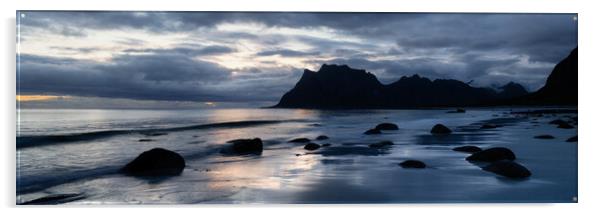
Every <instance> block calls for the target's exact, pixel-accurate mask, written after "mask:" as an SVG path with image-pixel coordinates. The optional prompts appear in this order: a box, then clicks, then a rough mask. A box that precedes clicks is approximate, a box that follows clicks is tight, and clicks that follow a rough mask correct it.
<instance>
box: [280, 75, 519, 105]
mask: <svg viewBox="0 0 602 216" xmlns="http://www.w3.org/2000/svg"><path fill="white" fill-rule="evenodd" d="M525 94H527V92H526V91H525V90H524V88H523V87H522V86H520V85H519V84H516V83H509V84H507V85H505V86H503V87H502V91H501V92H499V93H498V92H497V91H495V90H493V89H491V88H477V87H472V86H470V85H468V84H466V83H464V82H461V81H458V80H452V79H436V80H430V79H428V78H424V77H420V76H418V75H413V76H411V77H406V76H403V77H401V78H400V79H399V80H398V81H396V82H394V83H391V84H389V85H383V84H382V83H380V82H379V81H378V79H377V78H376V76H374V75H373V74H371V73H369V72H366V71H365V70H359V69H353V68H350V67H349V66H347V65H327V64H324V65H322V67H321V68H320V70H318V72H314V71H310V70H307V69H306V70H305V71H304V73H303V76H302V77H301V79H300V80H299V82H297V84H296V85H295V87H294V88H293V89H292V90H290V91H289V92H287V93H286V94H284V95H283V96H282V98H281V99H280V102H279V103H278V104H277V105H275V106H274V107H278V108H315V109H363V108H387V109H396V108H420V107H459V106H477V105H480V104H486V103H493V102H495V101H498V100H501V99H506V98H515V97H519V96H524V95H525Z"/></svg>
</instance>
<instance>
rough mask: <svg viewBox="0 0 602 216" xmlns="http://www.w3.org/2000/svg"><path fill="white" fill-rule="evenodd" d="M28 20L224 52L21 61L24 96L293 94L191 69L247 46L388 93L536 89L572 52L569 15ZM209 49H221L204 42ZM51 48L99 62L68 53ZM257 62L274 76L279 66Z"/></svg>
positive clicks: (285, 73) (182, 15)
mask: <svg viewBox="0 0 602 216" xmlns="http://www.w3.org/2000/svg"><path fill="white" fill-rule="evenodd" d="M24 13H26V14H27V16H26V17H25V18H23V19H20V21H21V25H22V29H24V31H26V32H30V33H31V32H33V33H35V31H31V30H33V29H37V30H47V31H49V32H52V33H54V34H59V35H63V36H68V37H85V36H86V35H87V33H88V30H115V29H121V30H130V29H138V30H145V31H147V32H148V33H149V34H170V33H176V32H180V33H181V32H184V33H189V35H190V37H191V38H194V37H198V39H197V40H196V42H199V43H200V44H226V45H219V46H217V45H216V46H198V45H191V44H183V43H182V44H177V43H175V44H176V45H175V46H173V47H171V48H162V49H158V48H148V47H145V46H146V45H148V44H147V43H146V42H144V41H143V40H140V39H136V38H123V39H116V43H118V44H126V45H132V46H136V48H135V49H126V50H122V52H121V53H119V54H115V57H114V58H113V59H112V60H111V61H110V62H108V63H98V62H92V61H83V60H74V59H69V58H51V57H44V56H35V55H25V56H22V67H21V80H20V83H19V86H20V88H21V90H23V91H25V92H31V93H51V92H52V93H57V94H68V95H80V96H100V97H122V98H131V99H155V100H191V101H203V100H229V101H252V100H277V98H279V97H280V96H281V95H282V94H283V93H284V92H286V91H287V90H288V89H290V88H291V87H292V86H294V82H296V81H297V80H298V79H299V76H300V73H301V72H302V69H301V68H293V67H289V68H282V69H280V70H276V69H273V68H245V69H241V70H240V71H237V75H236V76H233V75H232V73H231V72H232V71H229V70H227V69H225V68H223V67H221V66H220V65H218V64H215V63H212V62H208V61H202V60H198V59H194V57H198V58H203V57H207V56H211V55H227V54H232V53H235V52H237V51H238V50H237V49H235V48H234V47H235V46H234V44H240V45H241V46H239V48H240V47H244V46H245V45H246V44H245V42H246V40H249V41H253V42H255V43H256V44H259V50H261V51H259V52H258V51H257V50H253V51H254V52H256V53H255V55H254V56H275V57H298V58H304V59H306V60H305V62H306V63H309V64H312V65H320V64H323V63H337V64H347V65H349V66H351V67H354V68H363V69H367V70H369V71H373V72H374V73H376V74H377V76H378V78H379V79H380V80H381V81H383V82H384V83H389V82H393V81H395V80H397V79H399V77H401V76H410V75H413V74H419V75H421V76H425V77H429V78H431V79H434V78H453V79H459V80H462V81H465V82H469V81H472V80H474V81H475V82H474V83H476V84H479V85H492V84H502V83H500V82H507V81H515V82H519V83H521V84H524V85H527V87H528V88H530V89H531V90H535V89H537V88H539V87H540V86H541V85H542V84H543V83H544V82H545V77H547V75H548V74H549V73H550V71H551V69H552V67H553V65H554V64H556V63H558V62H559V61H560V60H561V59H562V58H564V57H565V56H567V55H568V54H569V53H570V51H571V50H572V49H573V48H575V47H576V46H577V25H576V21H574V20H573V16H574V15H573V14H416V13H409V14H408V13H228V12H209V13H203V12H148V13H140V12H27V11H25V12H24ZM223 23H239V24H249V23H254V24H260V25H259V26H260V27H261V26H266V27H286V28H294V29H297V30H299V29H300V30H313V31H320V30H321V29H322V30H323V28H328V32H331V33H334V34H336V35H339V36H341V37H343V36H345V37H353V39H354V40H344V39H345V38H339V37H336V36H333V37H328V38H325V37H318V36H317V35H312V34H310V33H308V34H306V35H299V34H293V35H289V34H279V33H277V32H276V33H265V32H261V31H259V33H253V32H252V31H251V32H246V31H243V30H241V31H232V32H220V31H218V30H217V28H216V27H217V26H218V25H219V24H223ZM308 32H310V31H308ZM205 33H206V34H205ZM25 35H26V36H24V37H25V38H26V39H27V34H25ZM211 37H214V38H211ZM242 39H245V41H242ZM205 40H210V41H211V40H213V42H217V43H204V41H205ZM241 41H242V42H241ZM291 41H293V42H300V43H303V45H306V46H309V47H306V48H304V49H303V50H296V49H292V48H290V47H287V42H291ZM178 42H179V41H178ZM230 44H233V45H230ZM55 48H56V49H62V50H63V51H71V52H80V53H93V52H95V51H94V50H87V48H70V47H68V46H63V47H55ZM241 49H243V48H241ZM307 50H309V51H307ZM317 57H320V58H319V59H318V58H317ZM323 59H327V60H323ZM260 63H264V64H272V65H276V64H278V63H279V62H273V61H263V62H260Z"/></svg>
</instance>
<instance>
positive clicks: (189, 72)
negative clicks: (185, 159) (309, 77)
mask: <svg viewBox="0 0 602 216" xmlns="http://www.w3.org/2000/svg"><path fill="white" fill-rule="evenodd" d="M19 60H20V71H19V77H18V80H17V89H18V91H19V93H20V94H58V95H71V96H85V97H109V98H128V99H142V100H168V101H268V100H276V99H277V98H278V97H279V96H280V94H281V92H282V91H285V90H286V89H287V88H288V87H290V85H293V84H294V83H292V82H294V80H295V79H296V78H297V77H291V76H297V73H294V72H292V71H291V70H293V69H281V70H279V71H268V70H258V71H256V72H255V73H248V71H241V72H240V73H242V76H240V77H232V76H231V73H230V71H229V70H227V69H225V68H222V67H220V66H219V65H217V64H214V63H210V62H205V61H199V60H195V59H191V58H188V57H186V56H184V55H171V54H163V55H161V54H153V55H121V56H118V57H116V58H115V59H114V60H113V61H112V62H111V63H106V64H105V63H97V62H92V61H82V60H75V59H69V58H52V57H44V56H34V55H22V56H21V57H20V59H19ZM294 70H295V71H301V70H300V69H294ZM266 83H267V84H266ZM250 90H252V91H250Z"/></svg>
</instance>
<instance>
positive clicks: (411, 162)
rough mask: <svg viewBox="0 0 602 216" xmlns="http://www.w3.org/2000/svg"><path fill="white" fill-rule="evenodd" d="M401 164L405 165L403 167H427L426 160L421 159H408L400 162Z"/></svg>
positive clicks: (401, 165)
mask: <svg viewBox="0 0 602 216" xmlns="http://www.w3.org/2000/svg"><path fill="white" fill-rule="evenodd" d="M399 166H400V167H403V168H417V169H423V168H425V167H426V164H424V162H422V161H419V160H406V161H404V162H401V163H399Z"/></svg>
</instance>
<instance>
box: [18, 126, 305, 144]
mask: <svg viewBox="0 0 602 216" xmlns="http://www.w3.org/2000/svg"><path fill="white" fill-rule="evenodd" d="M290 121H299V120H252V121H233V122H219V123H211V124H200V125H190V126H182V127H172V128H156V129H133V130H106V131H94V132H85V133H75V134H64V135H36V136H20V137H17V149H22V148H29V147H36V146H45V145H53V144H63V143H69V142H78V141H89V140H94V139H101V138H107V137H111V136H117V135H124V134H133V133H138V134H149V135H152V134H159V133H166V132H175V131H186V130H203V129H210V128H238V127H251V126H257V125H265V124H277V123H283V122H290Z"/></svg>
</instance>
